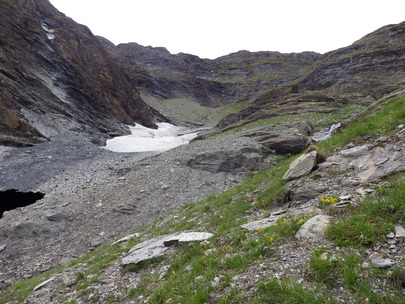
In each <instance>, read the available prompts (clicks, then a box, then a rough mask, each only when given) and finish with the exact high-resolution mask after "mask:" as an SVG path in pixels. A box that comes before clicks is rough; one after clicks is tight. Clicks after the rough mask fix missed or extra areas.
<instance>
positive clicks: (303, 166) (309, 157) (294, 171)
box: [283, 151, 317, 180]
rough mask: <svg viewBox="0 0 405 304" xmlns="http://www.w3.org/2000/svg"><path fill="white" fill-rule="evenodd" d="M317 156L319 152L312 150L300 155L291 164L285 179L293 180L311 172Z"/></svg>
mask: <svg viewBox="0 0 405 304" xmlns="http://www.w3.org/2000/svg"><path fill="white" fill-rule="evenodd" d="M316 156H317V152H316V151H312V152H309V153H307V154H304V155H301V156H300V157H298V158H297V159H296V160H294V161H293V162H292V163H291V164H290V167H289V168H288V170H287V172H286V173H285V174H284V176H283V179H284V180H291V179H295V178H298V177H301V176H303V175H306V174H308V173H310V172H311V171H312V169H313V168H314V167H315V165H316Z"/></svg>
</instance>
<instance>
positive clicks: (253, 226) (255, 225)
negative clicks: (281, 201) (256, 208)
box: [241, 217, 278, 231]
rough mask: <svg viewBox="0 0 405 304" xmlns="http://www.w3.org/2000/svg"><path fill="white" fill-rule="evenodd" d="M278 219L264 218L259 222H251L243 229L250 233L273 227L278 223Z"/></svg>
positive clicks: (244, 225) (243, 226)
mask: <svg viewBox="0 0 405 304" xmlns="http://www.w3.org/2000/svg"><path fill="white" fill-rule="evenodd" d="M277 219H278V217H268V218H264V219H261V220H258V221H254V222H250V223H246V224H243V225H241V227H242V228H243V229H246V230H249V231H256V230H259V229H263V228H267V227H270V226H273V225H274V224H275V223H276V220H277Z"/></svg>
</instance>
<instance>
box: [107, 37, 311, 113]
mask: <svg viewBox="0 0 405 304" xmlns="http://www.w3.org/2000/svg"><path fill="white" fill-rule="evenodd" d="M99 40H100V41H101V42H102V43H103V45H104V47H105V48H106V50H107V52H108V53H109V54H110V55H111V56H112V57H113V58H114V60H115V61H116V62H117V63H118V64H120V65H121V66H122V67H124V69H125V70H126V71H127V73H128V74H129V75H130V77H131V78H132V80H133V81H134V83H135V85H136V86H137V88H139V90H140V91H141V92H142V93H143V94H147V95H151V96H154V97H155V98H158V99H170V98H186V99H190V100H193V101H195V102H197V103H199V104H201V105H203V106H209V107H219V106H224V105H227V104H231V103H236V102H246V101H250V100H252V99H254V98H255V97H256V96H257V95H259V93H261V92H262V91H264V90H265V89H269V88H274V87H278V86H281V85H284V84H287V83H289V82H291V81H293V80H296V79H298V78H299V77H300V76H302V75H303V74H304V72H306V71H307V70H308V68H309V67H310V66H311V65H312V64H313V62H314V61H315V60H316V59H317V58H318V56H319V54H317V53H314V52H303V53H292V54H282V53H279V52H249V51H240V52H237V53H233V54H230V55H227V56H223V57H219V58H217V59H213V60H210V59H201V58H199V57H197V56H194V55H190V54H185V53H179V54H171V53H170V52H169V51H168V50H167V49H165V48H163V47H156V48H153V47H150V46H149V47H145V46H141V45H139V44H137V43H127V44H119V45H118V46H114V45H113V44H112V43H111V42H109V41H108V40H106V39H104V38H102V37H99Z"/></svg>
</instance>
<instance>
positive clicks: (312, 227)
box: [295, 214, 331, 240]
mask: <svg viewBox="0 0 405 304" xmlns="http://www.w3.org/2000/svg"><path fill="white" fill-rule="evenodd" d="M330 219H331V217H330V216H328V215H323V214H319V215H316V216H314V217H312V218H310V219H309V220H308V221H306V222H305V223H304V225H302V226H301V228H300V229H299V230H298V232H297V233H296V234H295V237H296V238H297V239H299V240H300V239H302V238H308V239H313V240H319V239H322V238H323V236H324V234H325V231H326V229H327V228H328V226H329V224H330Z"/></svg>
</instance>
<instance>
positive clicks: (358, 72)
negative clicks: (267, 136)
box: [218, 22, 405, 129]
mask: <svg viewBox="0 0 405 304" xmlns="http://www.w3.org/2000/svg"><path fill="white" fill-rule="evenodd" d="M404 60H405V22H402V23H400V24H395V25H388V26H385V27H382V28H380V29H378V30H376V31H375V32H373V33H371V34H369V35H367V36H365V37H364V38H362V39H360V40H358V41H356V42H355V43H353V44H352V45H350V46H348V47H344V48H341V49H338V50H336V51H332V52H329V53H326V54H324V55H322V56H320V57H319V58H317V60H316V61H315V63H314V64H313V65H312V67H311V69H310V71H309V72H308V73H307V74H306V75H305V76H304V77H303V78H302V80H300V81H299V82H297V83H294V84H287V85H285V86H280V87H277V88H274V89H272V90H269V91H267V92H265V93H263V94H260V95H259V96H257V98H256V99H255V100H253V101H252V102H250V103H249V104H248V105H247V106H245V107H244V108H243V109H242V110H241V111H240V112H239V113H237V114H231V115H229V116H227V117H225V118H224V119H223V120H222V121H221V122H220V123H219V124H218V127H220V128H223V129H225V128H229V127H230V126H232V125H234V124H238V125H241V124H246V123H248V122H250V121H252V120H255V119H259V118H260V119H262V118H268V117H273V116H277V115H286V114H300V113H309V112H319V113H325V112H328V111H333V110H334V109H336V108H338V107H340V106H341V105H343V104H347V103H350V102H356V103H363V104H368V103H370V102H372V101H375V100H378V99H379V98H381V97H382V96H384V95H385V94H388V93H390V92H394V91H396V90H398V89H401V88H403V87H404V83H405V76H404V75H405V66H404V64H403V62H404Z"/></svg>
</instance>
